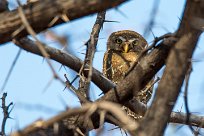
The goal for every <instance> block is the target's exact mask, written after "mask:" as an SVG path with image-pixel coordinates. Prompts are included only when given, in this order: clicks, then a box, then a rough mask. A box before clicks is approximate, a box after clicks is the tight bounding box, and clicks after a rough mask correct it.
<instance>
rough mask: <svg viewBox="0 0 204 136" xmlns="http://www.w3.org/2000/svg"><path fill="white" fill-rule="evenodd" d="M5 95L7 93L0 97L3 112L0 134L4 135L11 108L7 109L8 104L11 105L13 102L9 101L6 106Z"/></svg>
mask: <svg viewBox="0 0 204 136" xmlns="http://www.w3.org/2000/svg"><path fill="white" fill-rule="evenodd" d="M6 96H7V93H3V96H2V97H1V101H2V106H1V108H2V109H3V114H4V117H3V121H2V124H1V132H0V135H1V136H6V133H5V127H6V121H7V119H8V118H10V112H11V110H10V111H9V108H10V106H12V105H13V102H11V103H10V104H9V105H8V106H6Z"/></svg>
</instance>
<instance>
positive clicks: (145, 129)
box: [136, 0, 204, 136]
mask: <svg viewBox="0 0 204 136" xmlns="http://www.w3.org/2000/svg"><path fill="white" fill-rule="evenodd" d="M203 10H204V1H202V0H201V1H195V0H187V3H186V6H185V11H184V16H183V19H182V21H181V24H180V27H179V30H178V32H177V37H178V38H179V40H178V42H177V43H176V44H175V45H174V46H173V48H172V49H171V51H170V54H169V56H168V59H167V64H166V69H165V71H164V74H163V76H162V79H161V81H160V84H159V86H158V89H157V92H156V96H155V99H154V100H153V103H152V105H151V107H150V108H149V110H148V112H147V114H146V116H145V118H144V120H143V121H142V122H141V124H140V127H139V128H138V130H137V131H136V134H137V135H142V136H161V135H163V133H164V130H165V128H166V125H167V121H168V120H169V118H170V113H171V111H172V109H173V107H174V105H175V103H176V100H177V97H178V95H179V92H180V89H181V86H182V83H183V80H184V77H185V73H186V71H187V69H188V62H189V61H191V56H192V53H193V51H194V49H195V46H196V44H197V41H198V38H199V36H200V34H201V31H200V30H199V29H196V28H195V27H194V26H193V24H190V23H191V22H193V20H194V17H200V18H203V17H204V14H203Z"/></svg>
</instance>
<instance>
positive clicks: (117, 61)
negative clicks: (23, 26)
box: [103, 30, 153, 104]
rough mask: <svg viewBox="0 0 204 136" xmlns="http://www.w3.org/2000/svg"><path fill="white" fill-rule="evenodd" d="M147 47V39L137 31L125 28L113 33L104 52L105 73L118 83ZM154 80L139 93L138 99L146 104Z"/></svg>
mask: <svg viewBox="0 0 204 136" xmlns="http://www.w3.org/2000/svg"><path fill="white" fill-rule="evenodd" d="M146 47H147V42H146V40H145V39H144V38H143V37H142V36H141V35H140V34H139V33H137V32H134V31H130V30H123V31H118V32H114V33H112V34H111V35H110V36H109V38H108V42H107V51H106V52H105V54H104V59H103V74H104V75H105V76H106V77H107V78H108V79H110V80H111V81H112V82H114V83H116V84H117V83H118V82H119V81H120V80H122V79H123V78H124V75H125V73H126V72H127V71H128V69H129V68H130V66H131V65H132V64H133V63H134V62H135V61H136V59H137V57H138V55H139V53H140V52H141V51H142V50H143V49H144V48H146ZM152 81H153V80H152ZM152 81H151V82H150V83H149V84H148V85H147V86H146V87H145V88H144V89H143V90H142V91H141V92H139V93H138V96H137V99H138V100H139V101H140V102H143V103H145V104H146V103H147V102H148V100H149V99H150V98H151V94H152V87H150V84H151V83H152Z"/></svg>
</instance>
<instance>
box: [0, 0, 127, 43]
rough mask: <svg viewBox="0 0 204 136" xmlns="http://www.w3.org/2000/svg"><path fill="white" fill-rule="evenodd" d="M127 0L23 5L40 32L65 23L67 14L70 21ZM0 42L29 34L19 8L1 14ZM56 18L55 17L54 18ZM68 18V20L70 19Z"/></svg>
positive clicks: (58, 0) (42, 0)
mask: <svg viewBox="0 0 204 136" xmlns="http://www.w3.org/2000/svg"><path fill="white" fill-rule="evenodd" d="M125 1H126V0H113V1H112V0H103V1H101V0H77V1H76V0H56V1H50V0H39V1H37V2H34V3H29V4H28V5H25V6H24V7H23V9H24V13H25V16H26V17H27V19H28V22H29V23H30V25H31V26H32V28H33V29H34V31H35V32H37V33H39V32H41V31H44V30H45V29H47V28H49V27H51V26H50V23H51V22H52V21H53V20H55V19H57V20H56V22H55V21H54V23H52V24H53V25H52V26H55V25H57V24H61V23H64V21H65V19H64V21H63V20H62V18H63V17H64V18H65V16H66V18H68V20H69V21H71V20H74V19H77V18H80V17H83V16H86V15H90V14H93V13H96V12H99V11H103V10H106V9H109V8H112V7H115V6H118V5H119V4H121V3H123V2H125ZM0 18H1V20H0V37H1V38H0V44H2V43H5V42H8V41H11V40H12V38H13V37H12V34H13V32H15V31H16V30H18V31H20V33H18V35H17V36H16V37H18V38H22V37H25V36H26V35H28V33H27V31H26V30H25V29H23V31H21V29H22V28H23V27H22V21H21V19H20V16H19V14H18V11H17V10H14V11H11V12H10V11H7V12H3V13H1V14H0ZM54 18H55V19H54ZM68 20H66V21H68Z"/></svg>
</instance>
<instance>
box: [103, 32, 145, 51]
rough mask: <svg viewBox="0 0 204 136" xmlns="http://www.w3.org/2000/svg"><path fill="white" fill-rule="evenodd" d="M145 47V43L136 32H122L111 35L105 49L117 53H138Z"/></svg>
mask: <svg viewBox="0 0 204 136" xmlns="http://www.w3.org/2000/svg"><path fill="white" fill-rule="evenodd" d="M146 46H147V41H146V40H145V39H144V38H143V37H142V36H141V35H140V34H139V33H137V32H134V31H130V30H122V31H117V32H114V33H112V34H111V35H110V36H109V38H108V43H107V49H108V50H117V51H119V52H123V53H128V52H140V51H141V50H143V49H144V48H145V47H146Z"/></svg>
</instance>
